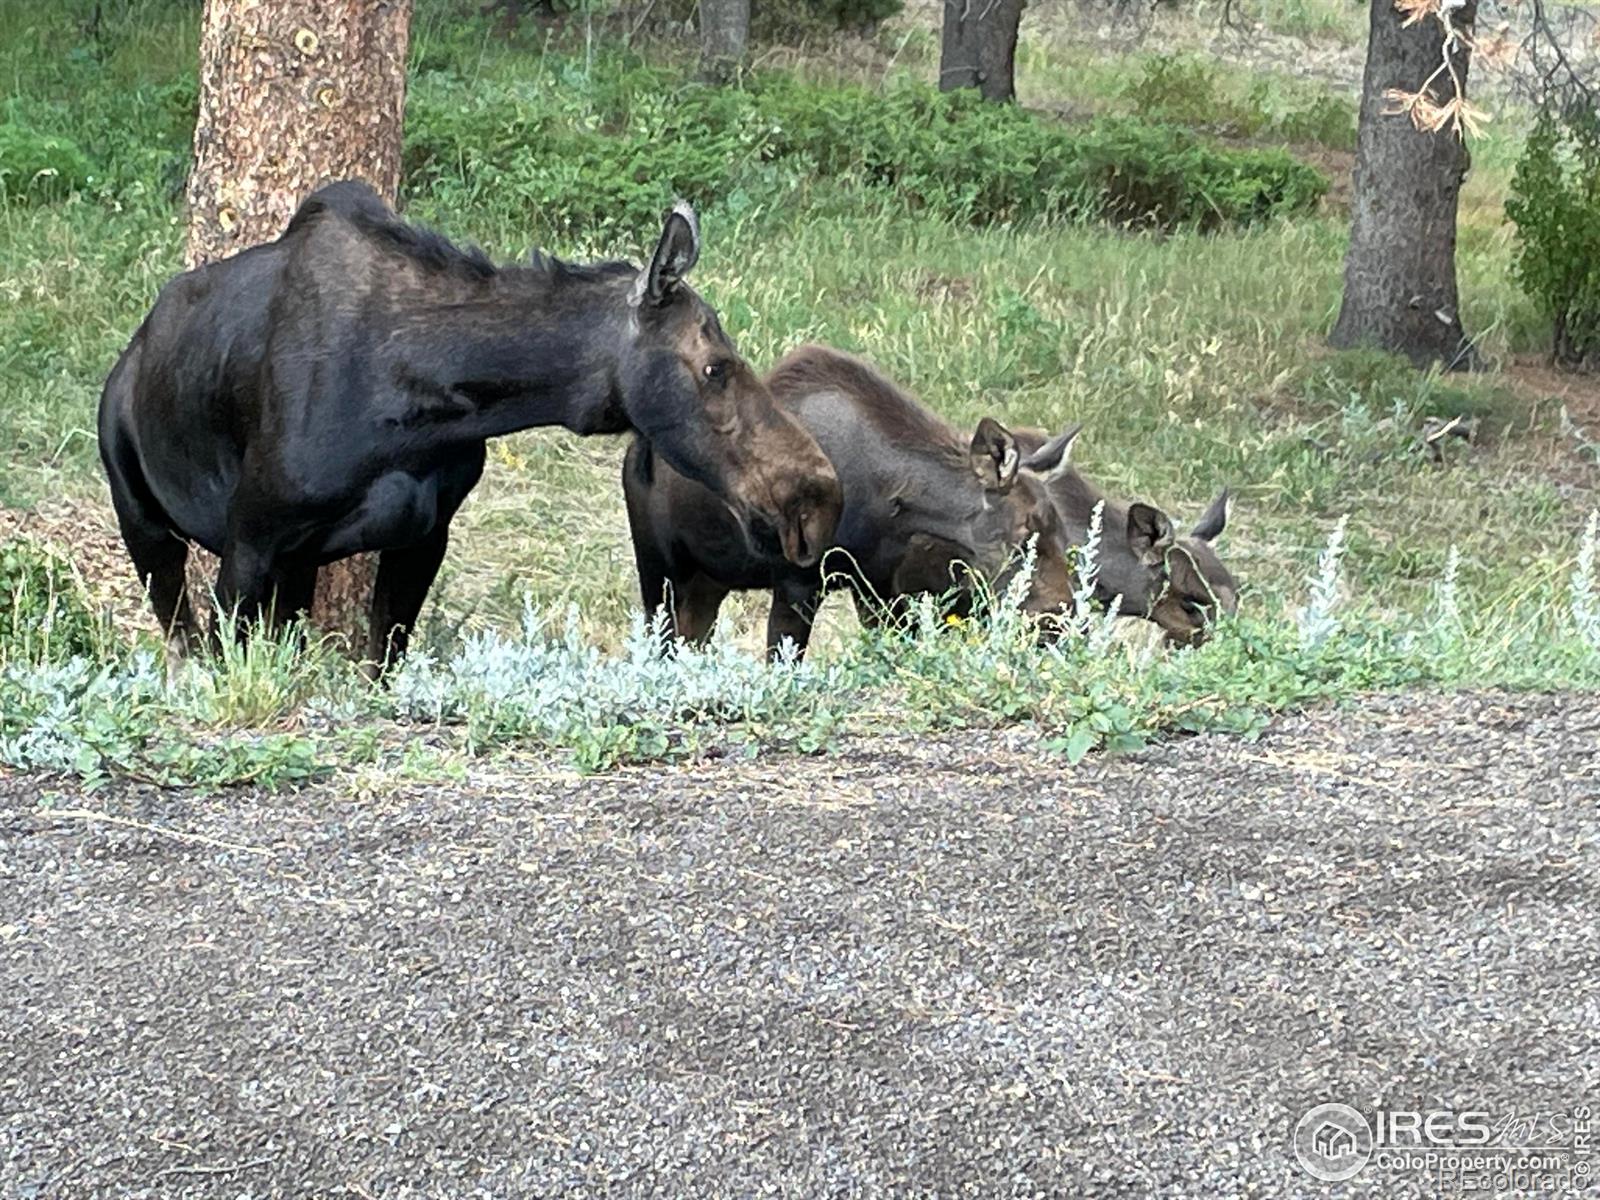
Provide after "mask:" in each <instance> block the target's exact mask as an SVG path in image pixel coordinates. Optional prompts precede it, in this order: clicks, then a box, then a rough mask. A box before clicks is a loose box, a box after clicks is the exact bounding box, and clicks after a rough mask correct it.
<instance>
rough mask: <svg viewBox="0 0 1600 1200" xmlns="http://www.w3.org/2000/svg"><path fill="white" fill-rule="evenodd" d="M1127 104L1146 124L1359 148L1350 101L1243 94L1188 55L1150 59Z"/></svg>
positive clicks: (1304, 90)
mask: <svg viewBox="0 0 1600 1200" xmlns="http://www.w3.org/2000/svg"><path fill="white" fill-rule="evenodd" d="M1286 86H1287V87H1288V89H1289V90H1288V92H1287V95H1283V94H1282V92H1283V89H1284V88H1285V87H1286ZM1123 99H1125V100H1126V101H1128V102H1129V103H1131V104H1132V105H1133V108H1134V111H1135V113H1136V114H1137V115H1138V116H1139V117H1141V118H1144V119H1148V120H1157V121H1169V122H1172V123H1174V124H1177V125H1183V126H1185V127H1187V128H1190V129H1200V130H1205V131H1207V132H1210V133H1215V134H1220V135H1222V136H1224V137H1241V138H1256V137H1271V138H1273V139H1276V140H1282V141H1289V142H1314V143H1317V144H1319V145H1324V146H1331V147H1333V148H1335V149H1340V150H1347V149H1351V148H1353V147H1354V146H1355V139H1356V112H1355V109H1354V108H1353V107H1352V106H1351V104H1350V102H1349V101H1348V100H1345V99H1343V98H1341V97H1338V96H1334V95H1331V94H1329V93H1328V92H1326V91H1324V90H1322V89H1321V88H1318V87H1315V86H1310V85H1283V84H1272V83H1268V82H1267V81H1265V80H1256V81H1254V82H1252V83H1251V84H1250V85H1249V87H1248V88H1245V89H1241V88H1240V87H1239V86H1238V85H1236V84H1231V83H1230V82H1229V81H1228V80H1226V79H1224V78H1223V76H1222V75H1221V74H1220V73H1219V72H1218V70H1217V68H1216V67H1215V66H1214V65H1213V64H1212V63H1210V62H1207V61H1205V60H1204V59H1199V58H1192V57H1188V56H1185V55H1176V54H1163V55H1157V56H1156V57H1155V58H1152V59H1150V60H1149V61H1148V62H1146V64H1145V68H1144V73H1143V74H1142V75H1140V76H1139V78H1137V79H1135V80H1133V81H1132V82H1131V83H1129V84H1128V85H1127V87H1126V88H1125V89H1124V90H1123Z"/></svg>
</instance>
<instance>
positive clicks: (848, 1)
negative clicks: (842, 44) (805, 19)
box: [806, 0, 905, 29]
mask: <svg viewBox="0 0 1600 1200" xmlns="http://www.w3.org/2000/svg"><path fill="white" fill-rule="evenodd" d="M806 6H807V7H808V8H810V9H812V10H813V11H814V12H816V13H817V14H818V15H820V16H822V17H824V18H825V19H827V20H829V21H831V22H833V23H834V24H835V25H837V26H838V27H839V28H841V29H849V28H854V27H857V26H861V25H871V24H873V23H874V22H876V21H882V20H884V19H886V18H888V17H892V16H894V15H895V13H897V12H899V11H900V10H901V9H902V8H904V7H905V3H904V0H806Z"/></svg>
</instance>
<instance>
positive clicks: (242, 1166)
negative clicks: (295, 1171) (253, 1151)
mask: <svg viewBox="0 0 1600 1200" xmlns="http://www.w3.org/2000/svg"><path fill="white" fill-rule="evenodd" d="M271 1161H272V1156H271V1155H270V1154H268V1155H266V1156H264V1157H262V1158H251V1159H246V1160H245V1161H244V1162H240V1163H224V1164H222V1165H220V1166H215V1167H206V1166H199V1167H167V1168H165V1169H164V1170H160V1171H157V1172H156V1178H157V1179H162V1178H164V1177H166V1176H168V1175H233V1174H236V1173H237V1172H239V1171H248V1170H249V1169H250V1168H251V1167H264V1166H266V1165H267V1164H268V1163H270V1162H271Z"/></svg>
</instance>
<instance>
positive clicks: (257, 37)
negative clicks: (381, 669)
mask: <svg viewBox="0 0 1600 1200" xmlns="http://www.w3.org/2000/svg"><path fill="white" fill-rule="evenodd" d="M410 27H411V0H206V6H205V16H204V25H203V28H202V31H201V37H200V119H199V121H198V122H197V124H196V125H195V131H194V169H193V173H192V174H191V175H190V177H189V246H188V261H189V264H190V265H191V266H197V265H199V264H201V263H206V262H210V261H212V260H213V259H217V258H223V257H226V256H227V255H229V254H233V253H236V252H237V251H240V250H243V249H245V248H246V247H248V246H253V245H256V244H257V243H259V242H265V241H270V240H271V239H273V238H275V237H277V236H278V235H279V234H280V233H282V232H283V229H284V226H285V225H287V224H288V223H289V218H290V217H291V216H292V215H293V213H294V210H295V208H296V206H298V205H299V203H300V201H301V200H303V199H304V198H305V197H306V195H308V194H309V193H310V192H312V191H314V190H315V189H316V188H317V187H319V186H320V185H321V184H323V183H326V182H329V181H331V180H336V179H364V180H366V182H368V183H370V184H371V185H372V186H373V187H374V188H376V189H377V190H378V192H379V193H380V194H382V195H383V196H384V198H385V199H387V200H388V201H389V202H390V203H391V204H392V203H394V202H395V199H396V193H397V192H398V191H399V185H400V147H401V143H400V139H401V129H402V121H403V118H404V114H405V99H406V46H407V39H408V38H409V36H410ZM199 557H200V556H199V555H191V557H190V562H191V563H194V562H196V560H197V559H198V558H199ZM207 557H208V558H209V556H207ZM207 567H208V568H209V569H210V570H211V571H212V572H213V573H214V572H215V560H212V561H211V562H209V563H208V564H207ZM376 569H377V560H376V556H374V555H362V556H360V557H357V558H351V559H346V560H344V561H343V562H340V563H335V564H333V565H332V566H330V567H325V568H324V569H323V570H322V571H321V572H319V574H318V579H317V594H316V600H315V601H314V603H313V605H312V612H311V615H312V620H313V622H314V623H315V624H317V625H318V626H319V627H321V628H323V629H325V630H329V631H330V632H337V633H341V634H343V635H345V636H346V637H347V638H348V639H349V645H350V647H351V649H352V650H353V651H355V652H360V651H361V650H362V649H363V648H364V647H365V646H366V632H365V631H366V623H367V609H368V605H369V602H370V597H371V593H372V581H373V577H374V574H375V572H376Z"/></svg>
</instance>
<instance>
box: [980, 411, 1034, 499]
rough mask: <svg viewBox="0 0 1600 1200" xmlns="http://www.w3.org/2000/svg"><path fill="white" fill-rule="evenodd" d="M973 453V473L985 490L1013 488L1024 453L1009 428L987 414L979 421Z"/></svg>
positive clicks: (1003, 490)
mask: <svg viewBox="0 0 1600 1200" xmlns="http://www.w3.org/2000/svg"><path fill="white" fill-rule="evenodd" d="M970 455H971V461H972V473H973V474H974V475H976V476H977V477H978V482H980V483H981V484H983V487H984V490H985V491H990V492H1007V491H1010V490H1011V485H1012V484H1013V483H1015V482H1016V481H1017V467H1018V466H1019V465H1020V464H1021V462H1022V454H1021V452H1020V451H1018V449H1017V439H1016V438H1014V437H1012V436H1011V431H1010V430H1009V429H1007V428H1006V427H1005V426H1004V425H1002V424H1000V422H999V421H996V420H995V419H994V418H993V417H985V418H984V419H983V420H981V421H979V422H978V431H977V432H976V433H974V434H973V435H972V449H971V451H970Z"/></svg>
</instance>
